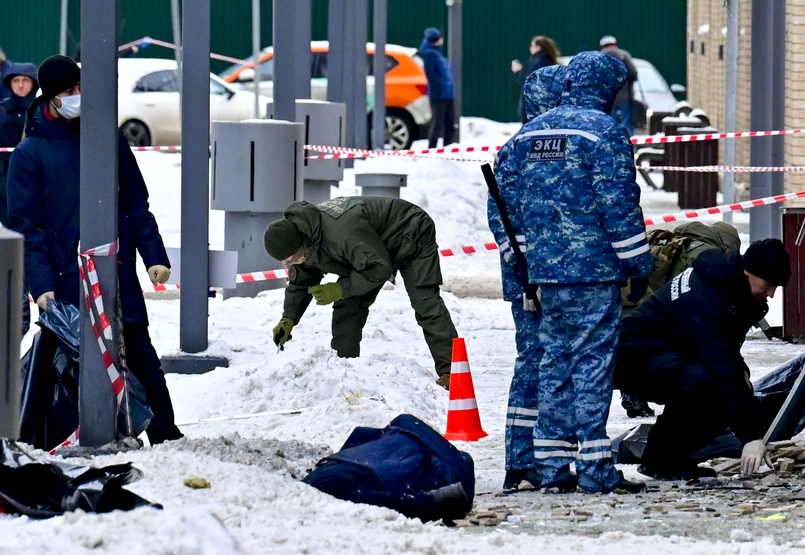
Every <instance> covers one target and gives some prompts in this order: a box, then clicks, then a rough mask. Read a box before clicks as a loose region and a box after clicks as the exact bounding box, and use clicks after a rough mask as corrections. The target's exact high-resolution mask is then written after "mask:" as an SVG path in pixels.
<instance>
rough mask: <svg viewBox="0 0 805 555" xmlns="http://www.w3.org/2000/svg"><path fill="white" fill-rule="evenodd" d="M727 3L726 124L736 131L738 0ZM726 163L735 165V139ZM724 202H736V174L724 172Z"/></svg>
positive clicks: (730, 143)
mask: <svg viewBox="0 0 805 555" xmlns="http://www.w3.org/2000/svg"><path fill="white" fill-rule="evenodd" d="M724 2H725V3H726V5H727V79H726V90H725V93H726V94H725V114H724V125H725V131H726V132H727V133H735V106H736V98H737V90H738V0H724ZM724 164H725V165H727V166H734V165H735V139H727V140H726V141H725V142H724ZM723 192H724V204H732V203H733V202H735V174H734V173H732V172H727V173H725V174H724V191H723ZM723 219H724V221H725V222H727V223H729V224H731V223H732V212H724V215H723Z"/></svg>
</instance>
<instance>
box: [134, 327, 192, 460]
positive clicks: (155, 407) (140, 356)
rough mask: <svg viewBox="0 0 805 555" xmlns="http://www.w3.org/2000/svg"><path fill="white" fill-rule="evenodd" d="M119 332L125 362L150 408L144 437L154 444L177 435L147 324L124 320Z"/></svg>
mask: <svg viewBox="0 0 805 555" xmlns="http://www.w3.org/2000/svg"><path fill="white" fill-rule="evenodd" d="M123 336H124V340H125V342H126V363H127V364H128V367H129V370H131V373H132V374H134V376H135V377H136V378H137V379H138V380H140V383H141V384H142V385H143V388H144V389H145V397H146V400H147V401H148V404H149V405H150V406H151V410H152V411H153V412H154V418H153V419H152V420H151V423H150V424H149V425H148V429H147V430H146V433H147V434H148V441H150V442H151V444H152V445H154V444H157V443H162V442H163V441H167V440H170V439H179V438H180V437H182V432H180V431H179V428H177V427H176V424H175V423H174V416H173V403H171V398H170V393H168V386H167V384H166V383H165V374H164V373H163V372H162V365H161V364H160V362H159V357H158V356H157V353H156V351H155V350H154V346H153V345H152V344H151V336H150V335H149V334H148V326H146V325H144V324H124V325H123Z"/></svg>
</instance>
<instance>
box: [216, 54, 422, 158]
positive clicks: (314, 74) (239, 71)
mask: <svg viewBox="0 0 805 555" xmlns="http://www.w3.org/2000/svg"><path fill="white" fill-rule="evenodd" d="M329 48H330V45H329V43H328V42H327V41H312V42H311V43H310V51H311V65H310V92H311V98H312V99H314V100H327V53H328V51H329ZM374 53H375V45H374V43H372V42H369V43H367V44H366V54H367V56H366V64H367V71H366V73H367V78H366V103H367V108H366V109H367V112H368V113H369V114H370V116H371V113H372V110H373V107H374V84H375V78H374V75H373V72H372V69H373V68H372V61H373V58H374ZM273 56H274V49H273V48H272V47H268V48H265V49H263V53H262V54H261V56H260V94H261V95H263V96H267V97H270V98H273V96H274V63H273ZM250 60H251V58H247V61H250ZM219 75H220V77H221V78H222V79H223V80H224V81H226V82H228V83H231V84H232V85H234V86H240V87H241V88H244V89H246V90H253V87H254V85H253V84H252V83H253V82H254V66H253V65H252V64H249V65H238V64H236V65H233V66H230V67H229V68H228V69H227V70H226V71H224V72H222V73H220V74H219ZM430 119H431V112H430V102H429V101H428V80H427V78H426V77H425V70H424V69H423V64H422V59H421V58H420V57H419V55H418V54H417V50H416V48H408V47H406V46H398V45H396V44H387V45H386V147H387V148H391V149H394V150H400V149H406V148H409V147H410V146H411V143H412V142H413V141H415V140H417V139H419V138H420V137H425V136H426V135H427V126H428V124H429V123H430ZM369 128H370V129H371V126H370V127H369Z"/></svg>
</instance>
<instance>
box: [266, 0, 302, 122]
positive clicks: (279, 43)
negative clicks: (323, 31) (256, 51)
mask: <svg viewBox="0 0 805 555" xmlns="http://www.w3.org/2000/svg"><path fill="white" fill-rule="evenodd" d="M310 10H311V8H310V0H274V29H273V34H274V117H275V118H276V119H280V120H286V121H294V118H295V115H296V99H297V98H310ZM303 41H304V43H303Z"/></svg>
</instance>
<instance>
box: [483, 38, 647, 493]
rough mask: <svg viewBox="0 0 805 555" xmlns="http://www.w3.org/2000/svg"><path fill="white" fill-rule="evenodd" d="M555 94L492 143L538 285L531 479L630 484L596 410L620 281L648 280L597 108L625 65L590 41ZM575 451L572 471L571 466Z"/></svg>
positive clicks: (629, 177) (607, 392)
mask: <svg viewBox="0 0 805 555" xmlns="http://www.w3.org/2000/svg"><path fill="white" fill-rule="evenodd" d="M568 71H569V75H568V85H567V87H566V89H567V90H566V91H565V92H564V93H563V95H562V100H561V105H560V106H559V107H558V108H556V109H554V110H550V111H549V112H546V113H545V114H542V115H540V116H537V117H535V118H534V119H533V120H531V121H530V122H529V123H526V124H525V125H524V126H523V128H522V129H521V130H520V131H519V132H518V133H517V135H515V136H514V137H512V139H510V140H509V141H508V142H507V143H506V144H505V145H504V147H503V148H502V149H501V150H500V152H499V153H498V159H497V161H496V168H495V172H496V177H497V179H498V181H499V183H500V189H501V196H502V197H503V200H504V202H505V204H506V205H507V206H506V208H507V211H508V213H509V214H510V217H511V219H512V220H513V221H518V222H519V225H521V226H522V227H521V229H519V230H516V231H517V232H518V233H520V234H522V235H523V236H524V242H523V247H522V248H523V250H524V251H525V257H526V261H527V264H528V277H529V282H530V283H532V284H535V285H538V286H539V288H540V294H541V296H540V300H541V304H542V314H541V316H540V318H539V324H538V328H537V329H536V330H533V331H532V333H535V334H537V336H538V339H539V346H540V349H542V356H541V357H540V359H539V367H538V374H539V386H538V387H539V417H538V419H537V423H536V426H535V427H534V458H535V459H536V463H537V464H536V468H535V471H536V476H537V478H538V482H539V483H538V485H539V487H541V488H545V489H553V488H556V489H558V490H560V491H567V490H570V489H575V488H576V487H578V489H580V490H582V491H585V492H611V491H613V490H614V489H615V488H624V489H628V490H631V491H637V490H639V489H641V487H642V484H635V483H632V482H628V481H627V480H625V479H624V478H623V476H622V475H621V474H620V473H619V472H618V471H617V470H616V469H615V466H614V464H613V462H612V454H611V445H610V440H609V438H608V437H607V433H606V421H607V418H608V415H609V407H610V403H611V401H612V390H613V373H614V362H615V356H614V355H615V348H616V345H617V340H618V327H619V324H620V315H621V307H620V285H622V284H625V282H626V280H627V279H628V280H631V290H632V293H631V295H632V298H636V299H639V298H640V297H641V296H642V295H643V294H644V293H645V291H646V288H647V286H648V275H649V274H650V273H651V271H652V269H653V267H654V262H653V259H652V258H651V254H650V253H649V247H648V241H647V238H646V229H645V225H644V223H643V214H642V211H641V210H640V205H639V201H640V188H639V187H638V185H637V183H636V182H635V167H634V159H633V155H632V145H631V142H630V140H629V136H628V134H627V133H626V131H625V129H624V128H623V127H622V126H621V125H619V124H618V123H617V122H616V121H615V120H613V119H612V118H611V117H610V116H609V115H607V113H608V112H609V109H610V107H611V104H612V102H613V100H614V98H615V96H616V94H617V92H618V90H619V89H620V87H621V86H622V85H623V83H624V82H625V81H626V76H627V70H626V66H624V65H623V63H622V62H620V61H619V60H616V59H614V58H611V57H609V56H606V55H605V54H602V53H600V52H583V53H581V54H578V55H576V56H575V57H574V58H573V60H572V61H571V63H570V65H569V67H568ZM574 462H575V466H576V470H577V471H578V477H577V478H576V477H574V476H573V475H572V474H571V473H570V464H571V463H574Z"/></svg>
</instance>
